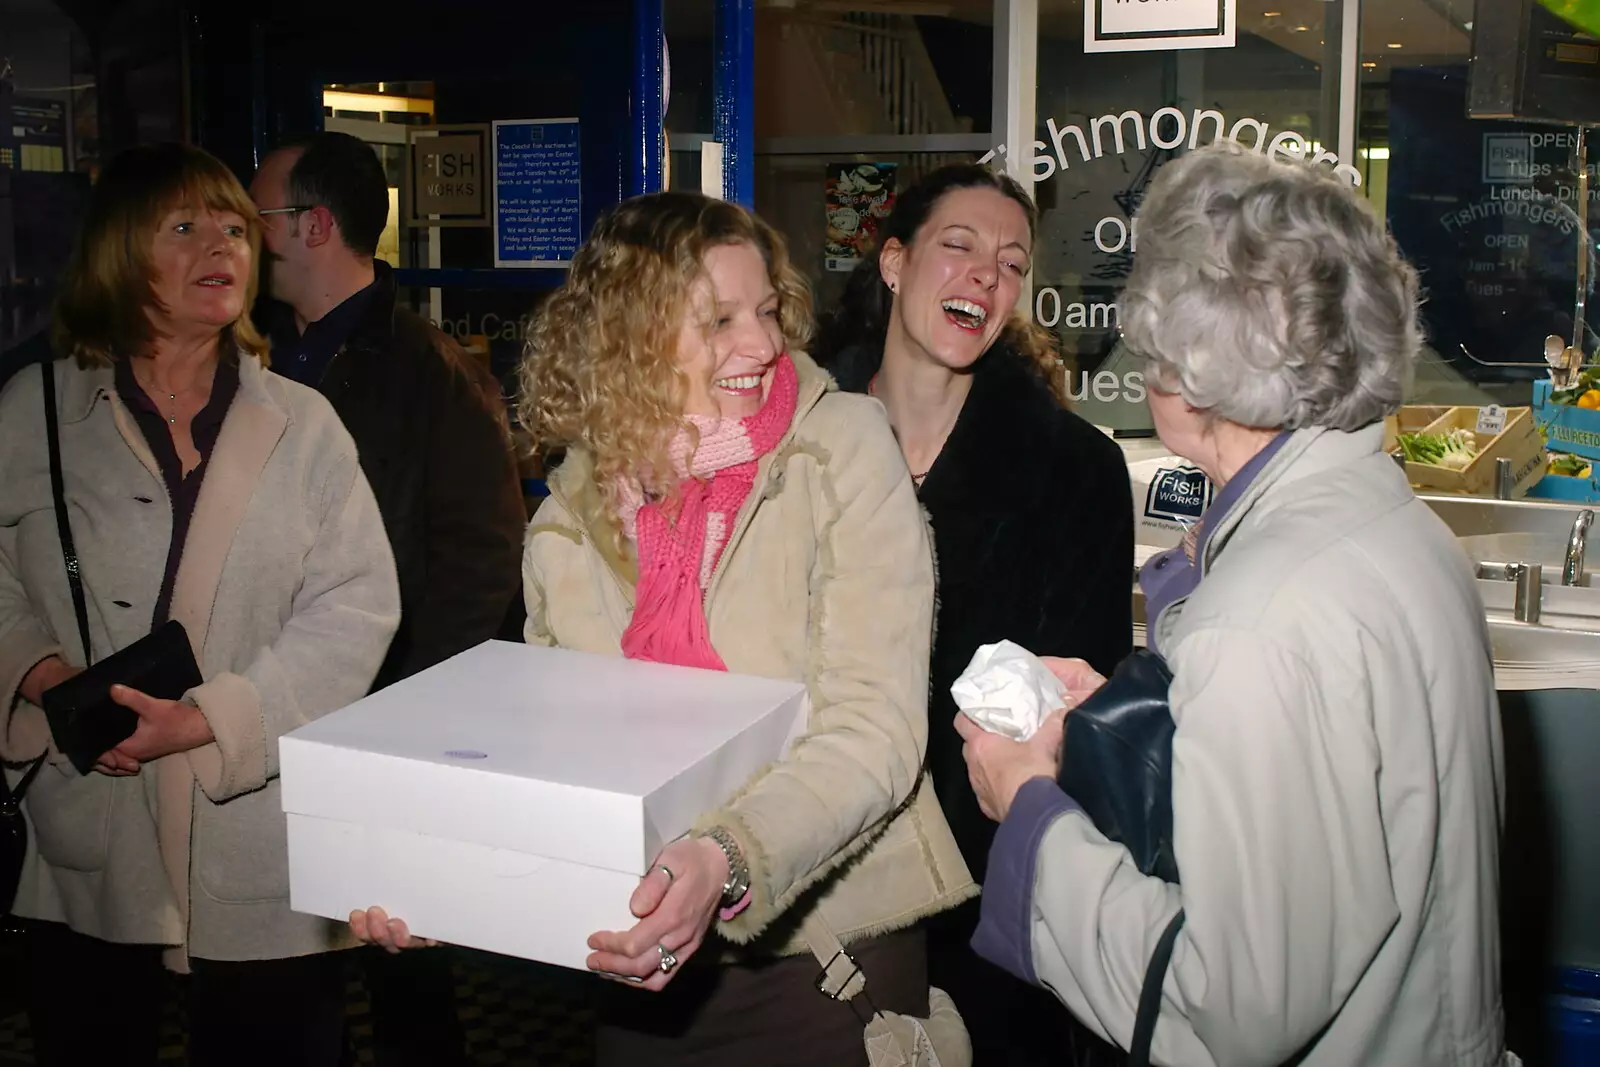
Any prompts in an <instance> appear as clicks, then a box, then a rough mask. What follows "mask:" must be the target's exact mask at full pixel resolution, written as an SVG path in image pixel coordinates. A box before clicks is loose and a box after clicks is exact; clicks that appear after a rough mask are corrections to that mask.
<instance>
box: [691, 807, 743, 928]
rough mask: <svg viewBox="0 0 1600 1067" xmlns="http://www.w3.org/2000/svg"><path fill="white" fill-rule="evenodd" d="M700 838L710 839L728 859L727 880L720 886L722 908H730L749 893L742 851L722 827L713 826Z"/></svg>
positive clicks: (730, 834)
mask: <svg viewBox="0 0 1600 1067" xmlns="http://www.w3.org/2000/svg"><path fill="white" fill-rule="evenodd" d="M700 836H701V837H706V838H710V839H711V841H712V843H713V844H715V845H716V846H717V847H718V848H720V849H721V850H722V854H723V855H724V856H726V857H727V858H728V880H727V881H726V882H724V883H723V884H722V906H723V907H724V908H731V907H733V906H734V905H735V904H737V903H739V901H741V900H743V899H744V895H745V894H746V893H748V892H749V891H750V864H749V863H748V862H746V861H745V858H744V850H743V849H741V848H740V847H739V842H738V841H736V840H735V839H734V836H733V834H732V833H730V832H729V831H728V829H727V827H724V826H713V827H712V828H711V829H709V830H707V831H706V832H705V833H703V834H701V835H700Z"/></svg>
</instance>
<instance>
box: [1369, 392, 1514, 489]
mask: <svg viewBox="0 0 1600 1067" xmlns="http://www.w3.org/2000/svg"><path fill="white" fill-rule="evenodd" d="M1479 416H1480V412H1479V409H1478V408H1471V407H1458V408H1449V409H1447V410H1446V413H1445V414H1444V415H1441V416H1440V417H1439V418H1437V419H1435V420H1434V421H1433V422H1431V423H1429V424H1428V426H1427V428H1426V429H1423V430H1418V431H1414V432H1411V433H1401V434H1400V435H1399V438H1398V442H1397V444H1398V449H1397V451H1399V452H1401V453H1402V454H1404V456H1405V460H1406V477H1407V478H1409V479H1410V481H1411V484H1412V485H1415V486H1420V487H1421V488H1424V489H1429V490H1434V491H1438V492H1445V493H1463V494H1467V495H1470V496H1493V495H1494V488H1495V485H1494V476H1495V460H1497V459H1509V460H1510V461H1511V475H1512V481H1513V485H1514V487H1515V488H1514V489H1513V495H1515V496H1524V495H1526V493H1527V492H1528V490H1529V489H1531V488H1532V487H1533V486H1534V485H1536V484H1538V482H1539V480H1540V479H1541V478H1543V477H1544V474H1545V464H1546V461H1545V452H1544V440H1543V438H1541V437H1540V435H1539V430H1538V427H1537V426H1536V425H1535V424H1534V419H1533V411H1532V410H1531V409H1529V408H1506V409H1505V427H1504V428H1503V429H1502V430H1501V431H1500V432H1499V433H1496V434H1484V433H1479V432H1478V421H1479Z"/></svg>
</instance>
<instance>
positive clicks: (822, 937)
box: [800, 907, 867, 1001]
mask: <svg viewBox="0 0 1600 1067" xmlns="http://www.w3.org/2000/svg"><path fill="white" fill-rule="evenodd" d="M800 936H801V937H804V938H805V939H806V944H807V945H809V946H810V948H811V954H812V955H813V956H815V957H816V958H817V962H818V963H819V964H821V965H822V971H821V973H819V974H818V975H817V992H819V993H821V994H822V995H823V996H825V997H830V998H832V999H833V1000H838V1001H846V1000H853V999H854V998H856V997H858V996H860V995H861V994H862V993H865V992H866V991H867V976H866V974H865V973H864V972H863V971H862V970H861V968H860V966H859V965H857V963H856V961H855V958H854V957H853V956H851V955H850V953H848V952H846V951H845V949H844V943H843V942H842V941H840V940H839V935H838V934H836V933H834V932H833V927H831V926H829V925H828V920H827V919H824V918H823V917H822V909H821V908H820V907H815V908H812V909H811V914H809V915H807V916H806V919H805V922H803V923H801V924H800Z"/></svg>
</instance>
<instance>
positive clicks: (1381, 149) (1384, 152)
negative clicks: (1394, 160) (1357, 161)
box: [1361, 145, 1389, 160]
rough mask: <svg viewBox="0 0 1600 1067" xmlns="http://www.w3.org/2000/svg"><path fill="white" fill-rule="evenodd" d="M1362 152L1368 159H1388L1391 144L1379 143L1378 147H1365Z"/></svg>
mask: <svg viewBox="0 0 1600 1067" xmlns="http://www.w3.org/2000/svg"><path fill="white" fill-rule="evenodd" d="M1361 154H1362V155H1363V156H1366V157H1367V158H1368V159H1379V160H1382V159H1388V158H1389V146H1388V145H1379V146H1378V147H1376V148H1363V149H1362V150H1361Z"/></svg>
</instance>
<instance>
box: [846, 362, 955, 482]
mask: <svg viewBox="0 0 1600 1067" xmlns="http://www.w3.org/2000/svg"><path fill="white" fill-rule="evenodd" d="M867 395H868V396H870V397H877V395H878V376H877V375H876V374H874V375H873V376H872V377H871V378H868V379H867ZM960 415H961V410H960V409H959V408H957V409H956V416H957V418H959V417H960ZM891 429H893V427H891ZM953 429H955V422H954V421H952V422H951V423H950V425H949V426H947V427H946V428H945V431H944V434H943V435H942V436H941V438H940V443H939V452H943V451H944V441H945V440H947V439H948V438H949V437H950V431H951V430H953ZM894 437H895V440H896V441H899V440H900V431H899V430H895V431H894ZM939 452H935V453H934V455H933V459H932V460H931V461H930V462H929V463H928V466H927V469H925V470H924V471H923V472H922V473H921V474H914V473H913V474H912V475H911V484H912V485H914V486H916V487H917V488H918V489H921V488H922V480H923V479H924V478H926V477H927V476H928V475H929V473H930V472H932V470H933V468H934V465H935V464H937V463H938V462H939ZM900 454H901V457H902V458H904V456H905V445H904V443H903V442H902V443H901V446H900ZM906 469H907V470H908V471H909V470H910V464H909V463H908V464H907V465H906Z"/></svg>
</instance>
